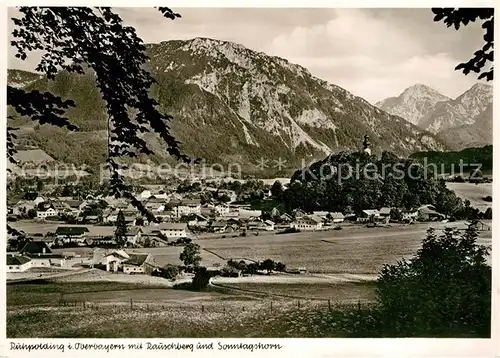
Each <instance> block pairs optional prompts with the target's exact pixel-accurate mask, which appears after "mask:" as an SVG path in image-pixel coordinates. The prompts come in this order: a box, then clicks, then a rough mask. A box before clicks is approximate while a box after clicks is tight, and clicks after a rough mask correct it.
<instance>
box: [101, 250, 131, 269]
mask: <svg viewBox="0 0 500 358" xmlns="http://www.w3.org/2000/svg"><path fill="white" fill-rule="evenodd" d="M104 258H105V260H106V271H110V272H118V270H119V268H120V267H121V264H122V262H124V261H127V260H128V259H130V256H129V254H127V253H126V252H125V251H124V250H114V251H112V252H110V253H108V254H107V255H105V256H104Z"/></svg>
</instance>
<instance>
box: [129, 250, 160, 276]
mask: <svg viewBox="0 0 500 358" xmlns="http://www.w3.org/2000/svg"><path fill="white" fill-rule="evenodd" d="M128 255H129V259H128V260H125V261H123V262H122V268H123V273H127V274H138V273H142V274H151V272H153V271H154V269H155V268H156V266H155V265H154V263H153V260H152V257H153V256H152V255H151V253H129V254H128Z"/></svg>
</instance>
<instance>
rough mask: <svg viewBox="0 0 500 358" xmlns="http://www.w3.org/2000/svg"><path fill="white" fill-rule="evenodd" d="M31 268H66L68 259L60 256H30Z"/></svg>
mask: <svg viewBox="0 0 500 358" xmlns="http://www.w3.org/2000/svg"><path fill="white" fill-rule="evenodd" d="M30 259H31V267H51V266H58V267H64V266H65V263H66V259H65V257H64V256H63V255H59V254H46V255H30Z"/></svg>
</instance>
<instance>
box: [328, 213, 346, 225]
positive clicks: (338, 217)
mask: <svg viewBox="0 0 500 358" xmlns="http://www.w3.org/2000/svg"><path fill="white" fill-rule="evenodd" d="M328 219H329V220H330V221H331V222H333V223H341V222H344V219H345V217H344V214H342V213H339V212H333V213H330V214H328Z"/></svg>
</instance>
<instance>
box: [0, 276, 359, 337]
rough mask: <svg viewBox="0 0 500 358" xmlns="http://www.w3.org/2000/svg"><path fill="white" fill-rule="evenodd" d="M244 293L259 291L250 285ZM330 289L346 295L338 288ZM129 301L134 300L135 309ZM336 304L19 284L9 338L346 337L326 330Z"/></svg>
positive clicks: (13, 290)
mask: <svg viewBox="0 0 500 358" xmlns="http://www.w3.org/2000/svg"><path fill="white" fill-rule="evenodd" d="M285 286H287V285H283V287H281V288H278V287H277V286H276V285H275V286H274V288H273V287H271V286H266V287H265V289H264V290H267V289H271V290H272V291H276V292H287V290H288V289H287V288H286V287H285ZM240 288H243V289H247V290H248V289H250V288H252V289H255V287H250V286H248V285H246V286H241V287H240ZM308 288H309V291H311V290H312V291H313V292H316V294H317V295H321V292H323V293H325V292H324V290H326V289H328V288H326V287H319V286H317V285H316V287H313V286H311V287H308ZM329 289H334V292H335V291H336V292H342V288H340V287H337V289H335V288H334V287H330V288H329ZM289 290H290V292H295V293H299V291H300V290H301V289H300V288H299V287H296V286H293V285H292V286H290V289H289ZM348 290H349V289H348ZM290 292H288V293H290ZM303 292H304V289H302V293H303ZM130 298H132V299H133V305H132V307H131V306H130ZM337 298H338V300H332V301H331V303H330V304H329V303H328V302H327V301H326V300H301V301H300V303H299V304H298V303H297V300H295V299H287V298H283V297H276V296H273V297H272V298H270V297H263V296H262V295H254V294H249V293H248V292H235V291H234V290H225V289H218V288H213V289H211V290H210V291H208V292H191V291H184V290H176V289H165V288H156V287H148V286H139V285H130V284H118V283H106V284H102V283H99V284H97V283H78V282H75V283H54V282H46V283H37V284H16V285H8V287H7V306H8V310H7V336H8V337H9V338H15V337H23V338H29V337H36V338H45V337H54V338H67V337H72V338H76V337H86V338H92V337H95V338H104V337H106V338H115V337H116V338H121V337H134V338H144V337H313V336H314V337H328V336H342V335H343V333H342V332H335V331H332V329H331V327H330V329H329V328H328V327H323V328H321V325H325V323H324V322H323V323H322V322H321V317H326V315H328V313H329V312H330V310H331V309H343V308H344V307H346V305H348V304H346V301H345V300H343V297H341V295H338V297H337ZM63 302H65V303H64V304H63ZM83 302H85V305H84V304H83ZM363 306H365V304H363ZM305 320H306V321H307V320H310V322H309V321H307V322H304V321H305ZM111 323H112V324H111ZM304 327H309V328H311V329H307V330H305V329H304Z"/></svg>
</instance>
